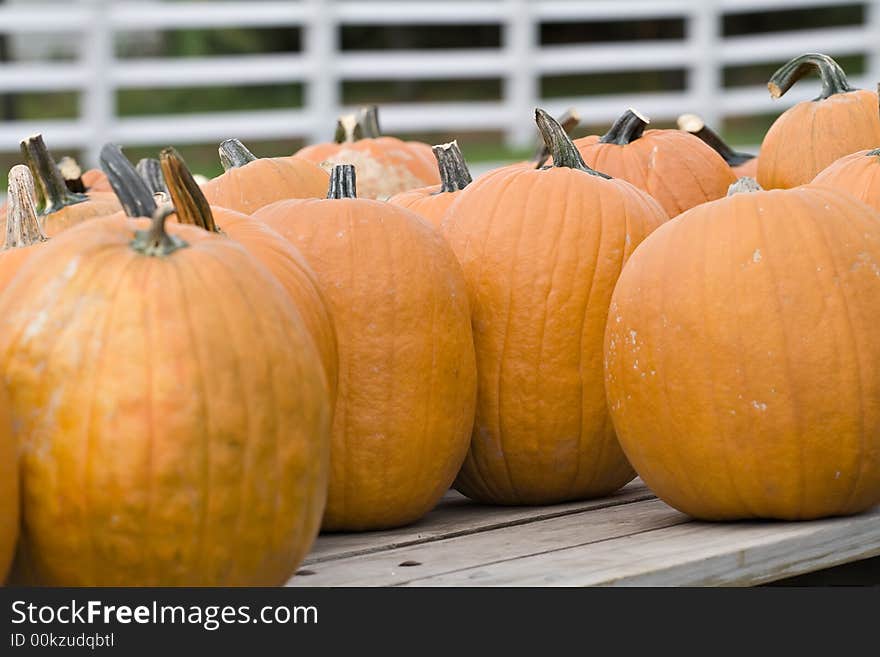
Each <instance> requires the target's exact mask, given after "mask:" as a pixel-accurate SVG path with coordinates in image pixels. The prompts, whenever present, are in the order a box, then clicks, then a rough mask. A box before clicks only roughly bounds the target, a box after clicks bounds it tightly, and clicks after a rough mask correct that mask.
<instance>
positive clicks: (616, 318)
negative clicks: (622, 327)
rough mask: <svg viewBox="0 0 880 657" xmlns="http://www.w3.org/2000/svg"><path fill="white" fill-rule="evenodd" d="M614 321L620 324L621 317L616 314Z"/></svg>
mask: <svg viewBox="0 0 880 657" xmlns="http://www.w3.org/2000/svg"><path fill="white" fill-rule="evenodd" d="M614 321H616V322H617V323H618V324H620V322H621V321H623V318H622V317H621V316H620V315H618V316H617V317H615V318H614Z"/></svg>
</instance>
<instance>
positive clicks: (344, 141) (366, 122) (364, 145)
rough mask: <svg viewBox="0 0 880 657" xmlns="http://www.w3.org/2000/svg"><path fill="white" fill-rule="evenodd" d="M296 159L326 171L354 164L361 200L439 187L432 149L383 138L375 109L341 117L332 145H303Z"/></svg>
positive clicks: (369, 108)
mask: <svg viewBox="0 0 880 657" xmlns="http://www.w3.org/2000/svg"><path fill="white" fill-rule="evenodd" d="M296 157H299V158H303V159H306V160H309V161H311V162H314V163H315V164H319V165H320V166H322V167H323V168H324V169H326V170H328V171H329V170H331V169H332V168H333V167H334V166H335V165H337V164H353V165H355V168H356V169H357V172H358V173H357V175H358V193H359V194H360V196H361V197H363V198H373V199H381V200H385V199H388V198H390V197H392V196H394V195H395V194H398V193H400V192H405V191H408V190H410V189H417V188H419V187H425V186H427V185H437V184H440V176H439V175H438V172H437V166H436V164H435V162H434V155H433V153H432V152H431V147H430V146H428V145H427V144H424V143H422V142H416V141H402V140H400V139H398V138H397V137H388V136H382V135H381V133H380V131H379V122H378V111H377V108H376V107H375V106H372V107H368V108H364V109H363V110H361V112H360V114H359V115H349V116H345V117H342V118H341V119H340V120H339V123H338V124H337V129H336V142H335V143H327V144H313V145H311V146H306V147H305V148H302V149H300V150H299V151H298V152H297V153H296Z"/></svg>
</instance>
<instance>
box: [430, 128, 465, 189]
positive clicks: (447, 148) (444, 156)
mask: <svg viewBox="0 0 880 657" xmlns="http://www.w3.org/2000/svg"><path fill="white" fill-rule="evenodd" d="M431 150H432V151H434V157H436V158H437V166H438V167H439V169H440V193H443V192H457V191H459V190H461V189H464V188H465V187H467V186H468V185H470V184H471V183H472V182H473V178H472V177H471V172H470V170H469V169H468V165H467V162H465V160H464V155H463V154H462V152H461V149H460V148H459V147H458V142H457V141H455V140H453V141H451V142H449V143H448V144H437V145H436V146H432V147H431Z"/></svg>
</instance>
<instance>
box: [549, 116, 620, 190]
mask: <svg viewBox="0 0 880 657" xmlns="http://www.w3.org/2000/svg"><path fill="white" fill-rule="evenodd" d="M535 122H536V123H537V124H538V130H539V131H540V133H541V138H542V139H543V140H544V143H545V144H546V145H547V150H548V151H549V152H550V157H552V158H553V164H552V165H551V168H553V167H556V168H558V167H566V168H568V169H577V170H578V171H584V172H586V173H589V174H591V175H594V176H599V177H600V178H610V177H611V176H607V175H605V174H604V173H600V172H598V171H596V170H595V169H591V168H590V167H588V166H587V164H586V162H584V158H583V157H581V154H580V152H579V151H578V149H577V146H575V145H574V142H572V140H571V137H569V136H568V135H567V134H566V133H565V130H563V129H562V126H561V125H559V122H558V121H557V120H556V119H554V118H553V117H552V116H550V115H549V114H548V113H547V112H545V111H544V110H542V109H540V108H538V109H536V110H535Z"/></svg>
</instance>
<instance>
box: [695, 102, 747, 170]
mask: <svg viewBox="0 0 880 657" xmlns="http://www.w3.org/2000/svg"><path fill="white" fill-rule="evenodd" d="M678 129H679V130H684V131H685V132H689V133H691V134H692V135H693V136H694V137H698V138H699V139H700V140H701V141H702V142H703V143H704V144H706V145H707V146H711V147H712V150H714V151H715V152H716V153H718V154H719V155H720V156H721V157H722V158H724V161H725V162H727V163H728V164H729V165H730V166H732V167H738V166H740V165H741V164H745V163H746V162H749V161H750V160H754V159H755V156H754V155H752V154H751V153H740V152H739V151H735V150H733V149H732V148H731V147H730V145H729V144H728V143H727V142H726V141H724V140H723V139H722V138H721V136H720V135H719V134H718V133H717V132H715V131H714V130H712V128H710V127H709V126H707V125H706V123H705V121H703V119H702V118H701V117H700V116H697V115H696V114H682V115H681V116H679V117H678Z"/></svg>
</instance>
